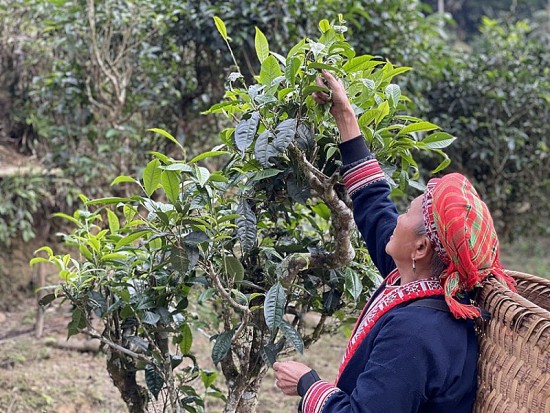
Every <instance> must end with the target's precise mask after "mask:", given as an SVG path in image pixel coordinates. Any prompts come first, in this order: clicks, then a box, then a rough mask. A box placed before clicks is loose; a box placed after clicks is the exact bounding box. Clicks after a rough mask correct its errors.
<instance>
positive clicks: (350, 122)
mask: <svg viewBox="0 0 550 413" xmlns="http://www.w3.org/2000/svg"><path fill="white" fill-rule="evenodd" d="M322 76H323V79H324V81H323V79H321V78H320V77H318V78H317V79H316V82H317V84H318V85H319V86H322V87H328V88H329V89H330V90H331V95H329V94H328V93H325V92H315V93H313V95H312V97H313V99H314V100H315V102H317V103H318V104H320V105H324V104H327V103H331V107H330V113H331V114H332V116H334V120H335V121H336V126H337V127H338V130H339V131H340V137H341V139H342V141H343V142H345V141H347V140H350V139H353V138H355V137H356V136H359V135H360V134H361V131H360V129H359V124H358V123H357V119H356V118H355V113H354V112H353V108H352V106H351V103H350V101H349V99H348V95H347V94H346V90H345V89H344V85H343V84H342V82H340V81H339V80H338V79H336V78H335V77H334V76H332V74H330V73H329V72H327V71H326V70H323V73H322Z"/></svg>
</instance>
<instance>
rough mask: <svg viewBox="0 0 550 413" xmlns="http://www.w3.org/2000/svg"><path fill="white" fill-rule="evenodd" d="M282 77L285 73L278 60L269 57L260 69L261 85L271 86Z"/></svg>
mask: <svg viewBox="0 0 550 413" xmlns="http://www.w3.org/2000/svg"><path fill="white" fill-rule="evenodd" d="M282 75H283V72H282V70H281V66H280V65H279V62H278V61H277V59H276V58H275V57H274V56H268V57H267V58H266V59H265V60H264V61H263V63H262V67H261V68H260V83H261V84H262V85H264V86H271V84H272V82H273V81H274V80H275V79H277V78H278V77H279V76H282Z"/></svg>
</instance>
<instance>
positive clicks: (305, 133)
mask: <svg viewBox="0 0 550 413" xmlns="http://www.w3.org/2000/svg"><path fill="white" fill-rule="evenodd" d="M296 143H297V144H298V146H299V147H300V149H302V150H304V151H309V150H312V149H313V148H314V147H315V137H314V136H313V132H312V130H311V128H309V127H308V126H306V125H305V124H303V123H300V124H299V125H298V129H297V130H296Z"/></svg>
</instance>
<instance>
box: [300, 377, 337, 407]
mask: <svg viewBox="0 0 550 413" xmlns="http://www.w3.org/2000/svg"><path fill="white" fill-rule="evenodd" d="M339 391H341V390H340V389H339V388H338V387H335V386H334V385H332V384H329V383H327V382H326V381H322V380H321V381H316V382H315V383H313V385H312V386H311V387H310V388H309V389H308V391H307V392H306V394H305V396H304V402H303V404H302V411H303V413H319V412H322V411H323V406H324V405H325V403H326V402H327V400H328V398H329V397H330V396H331V395H333V394H334V393H336V392H339Z"/></svg>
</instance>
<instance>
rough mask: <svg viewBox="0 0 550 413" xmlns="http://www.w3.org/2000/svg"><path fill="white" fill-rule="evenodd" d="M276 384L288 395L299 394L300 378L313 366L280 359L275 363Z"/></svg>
mask: <svg viewBox="0 0 550 413" xmlns="http://www.w3.org/2000/svg"><path fill="white" fill-rule="evenodd" d="M273 370H274V371H275V379H276V380H275V384H276V385H277V387H278V388H279V389H281V391H282V392H283V393H284V394H286V395H287V396H298V382H299V381H300V378H301V377H302V376H303V375H304V374H306V373H307V372H309V371H311V368H309V367H308V366H306V365H305V364H302V363H298V362H297V361H279V362H276V363H274V364H273Z"/></svg>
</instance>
